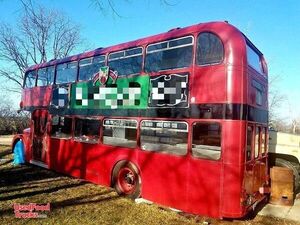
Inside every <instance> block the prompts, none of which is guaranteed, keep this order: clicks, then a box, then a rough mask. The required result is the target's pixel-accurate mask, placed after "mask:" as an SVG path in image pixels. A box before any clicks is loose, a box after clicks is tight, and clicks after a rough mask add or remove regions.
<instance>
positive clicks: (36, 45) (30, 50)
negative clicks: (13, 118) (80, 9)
mask: <svg viewBox="0 0 300 225" xmlns="http://www.w3.org/2000/svg"><path fill="white" fill-rule="evenodd" d="M20 2H21V5H22V13H21V16H20V19H19V22H18V26H17V29H13V28H12V27H13V26H11V25H10V24H4V23H2V24H0V60H2V61H4V62H5V64H6V65H7V66H0V76H1V77H4V78H6V80H8V81H10V82H12V83H13V84H14V87H13V88H12V87H10V88H9V90H10V91H19V90H20V87H21V86H22V80H23V78H24V72H25V70H26V68H27V67H28V66H29V65H32V64H39V63H43V62H46V61H48V60H50V59H58V58H63V57H66V56H68V55H69V54H70V53H71V52H72V51H73V50H74V49H75V48H76V47H77V46H78V45H79V44H80V41H81V38H80V31H79V28H78V26H77V25H75V24H73V23H72V22H71V21H70V20H69V19H68V18H67V17H65V16H64V15H63V14H62V13H61V12H59V11H56V10H51V9H48V8H44V7H43V6H41V5H36V4H33V2H32V1H31V0H21V1H20ZM2 64H3V63H2Z"/></svg>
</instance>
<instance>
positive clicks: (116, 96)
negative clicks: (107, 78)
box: [76, 82, 141, 109]
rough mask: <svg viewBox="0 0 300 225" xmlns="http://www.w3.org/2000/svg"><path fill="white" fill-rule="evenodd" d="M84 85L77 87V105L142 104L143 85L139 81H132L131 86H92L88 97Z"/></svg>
mask: <svg viewBox="0 0 300 225" xmlns="http://www.w3.org/2000/svg"><path fill="white" fill-rule="evenodd" d="M83 92H84V89H83V88H82V87H76V105H77V106H86V107H87V106H92V107H93V108H101V107H105V108H111V109H116V108H118V107H122V106H138V105H140V98H141V87H140V84H139V83H137V82H130V83H129V87H119V88H118V87H117V86H116V85H112V87H91V88H88V93H87V98H86V97H85V96H86V95H85V94H84V93H83Z"/></svg>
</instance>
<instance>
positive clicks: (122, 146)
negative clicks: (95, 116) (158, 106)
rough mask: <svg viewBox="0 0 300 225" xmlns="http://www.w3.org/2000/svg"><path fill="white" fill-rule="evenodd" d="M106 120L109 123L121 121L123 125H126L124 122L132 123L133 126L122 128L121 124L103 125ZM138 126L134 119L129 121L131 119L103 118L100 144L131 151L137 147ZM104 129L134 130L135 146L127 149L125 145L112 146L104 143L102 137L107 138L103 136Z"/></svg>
mask: <svg viewBox="0 0 300 225" xmlns="http://www.w3.org/2000/svg"><path fill="white" fill-rule="evenodd" d="M108 120H110V121H119V122H120V121H121V122H122V121H123V122H124V123H126V122H128V121H130V122H134V123H135V126H124V125H122V124H120V125H114V124H105V121H108ZM138 124H139V121H138V120H136V119H131V118H128V119H127V118H124V119H123V118H109V117H106V118H104V119H103V120H102V127H101V138H100V139H101V143H102V144H103V145H106V146H111V147H120V148H128V149H132V150H134V149H135V148H137V147H138V134H139V132H138V129H139V126H138ZM105 127H112V128H113V127H116V128H124V129H126V128H128V129H135V131H136V140H135V146H134V147H129V146H125V145H112V144H108V143H104V137H108V136H105V135H104V129H105Z"/></svg>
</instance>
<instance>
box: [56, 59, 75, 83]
mask: <svg viewBox="0 0 300 225" xmlns="http://www.w3.org/2000/svg"><path fill="white" fill-rule="evenodd" d="M76 76H77V62H69V63H63V64H59V65H57V67H56V82H55V83H56V84H63V83H71V82H74V81H75V80H76Z"/></svg>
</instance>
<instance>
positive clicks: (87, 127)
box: [74, 118, 100, 144]
mask: <svg viewBox="0 0 300 225" xmlns="http://www.w3.org/2000/svg"><path fill="white" fill-rule="evenodd" d="M99 133H100V121H99V120H96V119H90V118H89V119H81V118H75V134H74V139H75V140H76V141H81V142H86V143H92V144H95V143H98V142H99V137H100V136H99Z"/></svg>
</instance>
